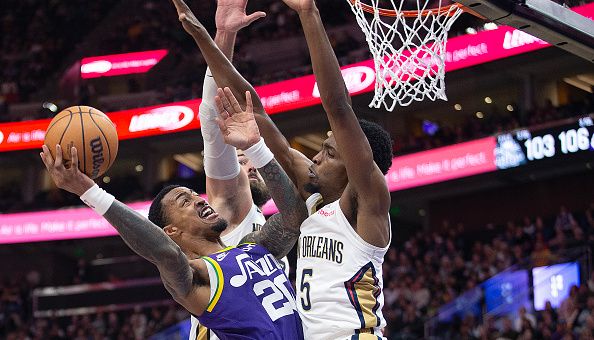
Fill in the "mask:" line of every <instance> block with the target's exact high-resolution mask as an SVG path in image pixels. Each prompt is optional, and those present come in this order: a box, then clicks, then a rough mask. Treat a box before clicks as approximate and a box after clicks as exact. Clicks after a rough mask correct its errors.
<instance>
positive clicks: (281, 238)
mask: <svg viewBox="0 0 594 340" xmlns="http://www.w3.org/2000/svg"><path fill="white" fill-rule="evenodd" d="M298 239H299V231H295V230H292V229H289V228H285V227H283V225H282V216H281V214H274V215H272V216H271V217H270V218H269V219H268V221H266V223H265V224H264V226H262V229H261V230H259V231H255V232H253V233H250V234H247V235H246V236H244V238H243V239H241V241H240V242H239V243H240V244H241V243H257V244H259V245H261V246H263V247H264V248H266V249H268V251H269V252H270V253H271V254H272V255H274V257H276V258H277V259H280V258H283V257H285V256H286V255H287V254H288V253H289V251H291V249H292V248H293V246H294V245H295V242H297V240H298Z"/></svg>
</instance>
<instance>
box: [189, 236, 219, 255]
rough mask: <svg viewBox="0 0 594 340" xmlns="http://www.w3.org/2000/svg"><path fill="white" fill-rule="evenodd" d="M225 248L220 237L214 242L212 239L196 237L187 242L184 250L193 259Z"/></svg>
mask: <svg viewBox="0 0 594 340" xmlns="http://www.w3.org/2000/svg"><path fill="white" fill-rule="evenodd" d="M224 248H225V245H224V244H223V242H222V241H221V239H220V238H219V239H217V240H216V241H214V242H213V241H212V240H206V239H203V238H195V239H192V240H190V242H188V243H187V244H186V246H185V247H184V249H183V251H184V253H185V254H186V256H187V257H188V258H189V259H191V260H193V259H197V258H200V257H202V256H206V255H210V254H212V253H216V252H217V251H220V250H221V249H224Z"/></svg>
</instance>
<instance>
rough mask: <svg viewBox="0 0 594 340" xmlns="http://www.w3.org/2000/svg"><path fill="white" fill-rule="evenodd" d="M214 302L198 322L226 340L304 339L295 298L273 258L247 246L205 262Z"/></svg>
mask: <svg viewBox="0 0 594 340" xmlns="http://www.w3.org/2000/svg"><path fill="white" fill-rule="evenodd" d="M202 259H203V260H204V262H205V263H206V267H207V268H208V275H209V278H210V288H211V293H210V301H209V303H208V306H207V307H206V311H205V312H204V313H202V315H201V316H200V317H198V320H199V321H200V324H202V325H204V326H206V327H208V328H210V329H212V330H213V331H214V333H215V334H216V335H217V337H218V338H219V339H221V340H225V339H271V340H274V339H278V340H284V339H303V328H302V326H301V320H300V319H299V314H298V312H297V306H296V305H295V300H294V299H295V292H294V291H293V287H292V286H291V284H290V283H289V281H288V279H287V276H286V275H285V273H284V272H283V270H282V268H281V266H280V264H279V263H278V261H277V260H276V258H274V256H273V255H272V254H270V252H269V251H268V250H267V249H266V248H264V247H262V246H260V245H257V244H253V243H246V244H241V245H239V246H238V247H229V248H225V249H223V250H221V251H219V252H217V253H214V254H211V255H208V256H204V257H203V258H202Z"/></svg>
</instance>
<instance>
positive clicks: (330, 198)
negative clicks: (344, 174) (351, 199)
mask: <svg viewBox="0 0 594 340" xmlns="http://www.w3.org/2000/svg"><path fill="white" fill-rule="evenodd" d="M343 192H344V188H343V189H342V190H328V192H324V191H323V190H320V195H322V197H323V198H324V205H326V204H330V203H332V202H334V201H337V200H338V199H339V198H340V196H342V193H343Z"/></svg>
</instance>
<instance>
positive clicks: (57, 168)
mask: <svg viewBox="0 0 594 340" xmlns="http://www.w3.org/2000/svg"><path fill="white" fill-rule="evenodd" d="M39 155H40V156H41V160H42V161H43V164H45V167H46V168H47V171H48V172H49V174H50V176H51V177H52V179H53V180H54V182H55V183H56V185H57V186H58V188H60V189H64V190H66V191H69V192H71V193H73V194H76V195H78V196H80V195H82V194H84V193H85V191H87V190H89V189H90V188H91V187H92V186H93V185H95V182H93V180H92V179H90V178H89V177H88V176H87V175H85V174H83V173H82V172H81V171H80V170H79V169H78V154H77V152H76V148H75V147H72V149H71V150H70V155H71V157H72V158H71V159H72V162H71V163H70V166H69V167H68V168H66V167H65V166H64V161H63V159H62V147H61V146H60V145H59V144H58V145H56V159H55V160H54V158H53V157H52V154H51V153H50V151H49V149H48V148H47V146H45V145H44V146H43V152H41V153H40V154H39Z"/></svg>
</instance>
